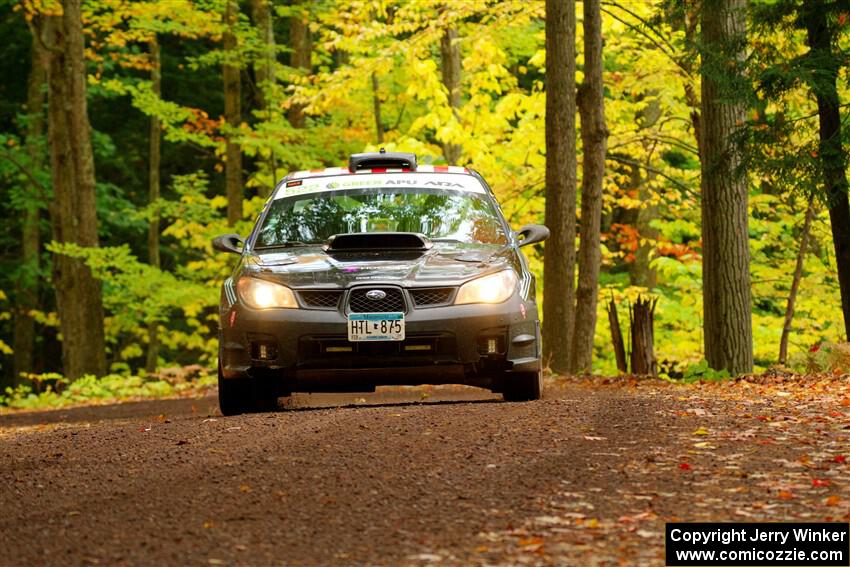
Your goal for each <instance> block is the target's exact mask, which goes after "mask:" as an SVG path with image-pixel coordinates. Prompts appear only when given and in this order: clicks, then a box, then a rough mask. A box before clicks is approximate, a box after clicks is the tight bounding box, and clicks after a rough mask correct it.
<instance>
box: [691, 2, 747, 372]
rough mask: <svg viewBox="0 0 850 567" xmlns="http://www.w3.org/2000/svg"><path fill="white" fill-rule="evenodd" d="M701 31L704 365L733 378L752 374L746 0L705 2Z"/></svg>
mask: <svg viewBox="0 0 850 567" xmlns="http://www.w3.org/2000/svg"><path fill="white" fill-rule="evenodd" d="M701 28H702V31H701V33H702V35H701V40H702V58H703V59H702V93H701V95H702V110H701V117H700V129H701V132H700V135H701V141H700V151H701V168H702V181H701V190H702V245H703V269H702V280H703V306H704V310H705V321H704V331H705V339H704V340H705V358H706V360H707V361H708V363H709V365H710V366H711V367H712V368H716V369H725V370H728V371H729V372H732V373H745V372H750V371H752V369H753V332H752V299H751V292H750V251H749V228H748V226H749V225H748V211H747V202H748V198H749V193H748V185H747V176H746V174H745V172H744V171H742V167H741V163H742V157H741V154H742V151H743V150H742V148H741V147H740V144H741V136H740V135H737V136H736V132H739V131H740V130H741V128H742V126H743V124H744V121H745V119H746V98H745V97H744V96H742V94H741V92H742V90H743V89H744V88H745V86H744V83H745V79H744V76H743V74H742V73H741V68H742V63H743V59H744V51H745V48H746V0H705V1H704V2H703V6H702V12H701Z"/></svg>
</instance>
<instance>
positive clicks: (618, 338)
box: [608, 294, 629, 374]
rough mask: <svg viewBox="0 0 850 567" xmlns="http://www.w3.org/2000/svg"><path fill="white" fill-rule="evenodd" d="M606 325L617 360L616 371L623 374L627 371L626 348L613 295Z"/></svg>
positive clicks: (609, 304)
mask: <svg viewBox="0 0 850 567" xmlns="http://www.w3.org/2000/svg"><path fill="white" fill-rule="evenodd" d="M608 323H609V326H610V327H611V342H612V343H613V345H614V356H615V357H616V358H617V370H619V371H620V372H622V373H623V374H625V373H627V372H628V371H629V367H628V366H627V364H626V346H625V343H623V331H622V329H621V328H620V316H619V315H617V304H616V302H615V301H614V295H613V294H612V295H611V300H610V301H608Z"/></svg>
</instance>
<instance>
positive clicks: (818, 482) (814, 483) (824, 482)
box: [812, 478, 829, 488]
mask: <svg viewBox="0 0 850 567" xmlns="http://www.w3.org/2000/svg"><path fill="white" fill-rule="evenodd" d="M824 486H829V481H828V480H823V479H820V478H813V479H812V487H814V488H822V487H824Z"/></svg>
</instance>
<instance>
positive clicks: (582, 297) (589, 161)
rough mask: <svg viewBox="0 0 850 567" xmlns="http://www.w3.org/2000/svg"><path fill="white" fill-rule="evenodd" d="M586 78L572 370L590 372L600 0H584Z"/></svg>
mask: <svg viewBox="0 0 850 567" xmlns="http://www.w3.org/2000/svg"><path fill="white" fill-rule="evenodd" d="M583 6H584V24H583V25H584V81H583V82H582V84H581V87H579V90H578V111H579V116H580V117H581V144H582V150H583V158H582V164H583V165H582V177H581V236H580V244H579V253H578V288H577V289H576V315H575V331H574V332H573V342H572V351H573V353H572V360H571V361H570V362H571V365H570V369H571V371H572V373H573V374H589V373H590V372H591V370H592V363H593V339H594V336H595V335H596V305H597V299H598V296H599V267H600V266H599V265H600V263H601V262H602V251H601V234H600V224H601V222H602V181H603V178H604V176H605V152H606V148H607V145H608V129H607V128H606V126H605V106H604V102H605V96H604V93H603V84H602V16H601V13H600V6H599V0H584V2H583Z"/></svg>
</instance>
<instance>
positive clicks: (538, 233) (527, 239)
mask: <svg viewBox="0 0 850 567" xmlns="http://www.w3.org/2000/svg"><path fill="white" fill-rule="evenodd" d="M514 235H515V236H516V237H517V239H518V240H519V245H520V246H528V245H529V244H534V243H536V242H543V241H544V240H546V239H547V238H549V229H548V228H546V227H545V226H543V225H542V224H527V225H525V226H524V227H522V228H520V229H519V230H518V231H516V232H515V233H514Z"/></svg>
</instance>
